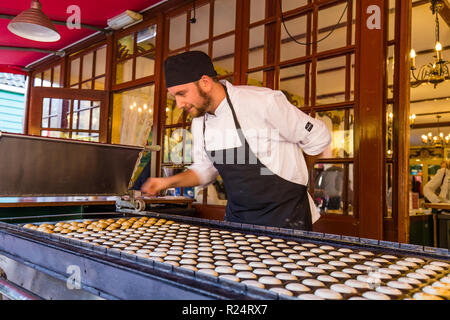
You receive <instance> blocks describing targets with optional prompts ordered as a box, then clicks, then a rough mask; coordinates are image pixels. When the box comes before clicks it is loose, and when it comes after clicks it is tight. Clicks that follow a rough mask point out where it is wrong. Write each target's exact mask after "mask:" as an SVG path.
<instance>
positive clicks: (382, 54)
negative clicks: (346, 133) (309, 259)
mask: <svg viewBox="0 0 450 320" xmlns="http://www.w3.org/2000/svg"><path fill="white" fill-rule="evenodd" d="M358 3H359V6H358V9H359V10H358V9H357V10H358V11H359V12H358V13H357V16H359V17H360V21H359V23H357V25H358V26H359V32H358V34H357V46H356V48H357V54H356V58H357V62H356V65H357V66H358V72H356V74H355V83H358V84H359V87H358V89H357V90H356V93H355V102H356V103H357V106H355V158H356V160H357V163H356V165H357V167H356V170H355V171H356V173H357V187H358V193H357V197H358V204H357V205H358V207H357V214H358V218H359V236H360V237H364V238H371V239H379V240H382V239H383V212H384V208H385V205H386V201H385V200H386V183H385V180H386V177H385V170H384V166H385V163H384V155H385V140H386V138H385V135H384V132H385V131H384V123H385V118H386V115H385V107H384V106H385V80H384V78H385V77H384V76H383V75H385V70H386V49H385V44H386V43H387V32H386V29H385V23H383V22H385V21H387V20H386V19H387V17H386V13H387V6H388V3H387V1H382V0H361V1H358ZM374 6H377V7H378V8H380V9H381V10H380V12H379V16H378V18H379V19H380V21H381V22H380V24H381V26H380V28H377V27H376V26H374V27H372V28H369V27H371V26H370V25H368V23H367V22H370V18H371V14H369V13H368V10H367V9H368V8H369V7H374ZM369 12H370V11H369ZM372 19H373V16H372ZM375 19H376V18H375ZM358 44H359V46H358ZM369 168H370V170H369Z"/></svg>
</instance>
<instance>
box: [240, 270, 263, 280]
mask: <svg viewBox="0 0 450 320" xmlns="http://www.w3.org/2000/svg"><path fill="white" fill-rule="evenodd" d="M236 277H238V278H239V279H245V280H254V279H257V278H258V277H257V275H256V274H254V273H253V272H248V271H241V272H238V273H236Z"/></svg>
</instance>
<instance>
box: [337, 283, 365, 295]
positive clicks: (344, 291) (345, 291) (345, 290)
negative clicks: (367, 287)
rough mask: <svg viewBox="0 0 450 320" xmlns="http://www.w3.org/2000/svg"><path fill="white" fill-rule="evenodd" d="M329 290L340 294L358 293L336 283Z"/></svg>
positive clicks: (353, 289)
mask: <svg viewBox="0 0 450 320" xmlns="http://www.w3.org/2000/svg"><path fill="white" fill-rule="evenodd" d="M330 289H331V290H333V291H336V292H339V293H341V294H356V293H358V291H357V290H356V289H355V288H352V287H350V286H347V285H345V284H341V283H336V284H332V285H331V286H330Z"/></svg>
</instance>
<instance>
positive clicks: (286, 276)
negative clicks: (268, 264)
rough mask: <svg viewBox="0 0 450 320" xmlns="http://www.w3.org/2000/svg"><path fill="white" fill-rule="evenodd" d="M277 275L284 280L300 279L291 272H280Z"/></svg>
mask: <svg viewBox="0 0 450 320" xmlns="http://www.w3.org/2000/svg"><path fill="white" fill-rule="evenodd" d="M275 277H276V278H278V279H280V280H282V281H297V280H298V278H297V277H296V276H294V275H293V274H291V273H278V274H277V275H276V276H275Z"/></svg>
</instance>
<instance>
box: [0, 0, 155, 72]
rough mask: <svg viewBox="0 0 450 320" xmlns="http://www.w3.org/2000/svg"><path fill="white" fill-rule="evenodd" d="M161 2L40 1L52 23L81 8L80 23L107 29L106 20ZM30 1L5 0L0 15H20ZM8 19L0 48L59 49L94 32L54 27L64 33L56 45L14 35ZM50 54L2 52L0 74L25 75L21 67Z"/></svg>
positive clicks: (1, 28)
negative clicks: (71, 8)
mask: <svg viewBox="0 0 450 320" xmlns="http://www.w3.org/2000/svg"><path fill="white" fill-rule="evenodd" d="M161 1H162V0H126V1H123V0H40V1H39V2H40V3H41V5H42V11H43V12H44V13H45V14H46V15H47V16H48V17H49V18H50V20H58V21H65V20H67V18H68V17H69V16H70V14H68V13H66V12H67V8H68V7H69V6H70V5H74V4H75V5H78V6H79V7H80V11H81V23H83V24H88V25H93V26H96V27H101V28H105V27H106V26H107V24H106V21H107V20H108V19H109V18H112V17H114V16H116V15H118V14H120V13H122V12H123V11H125V10H133V11H136V12H139V11H141V10H143V9H146V8H148V7H150V6H152V5H154V4H156V3H158V2H161ZM30 4H31V0H15V1H2V3H1V4H0V14H7V15H18V14H19V13H20V12H22V11H24V10H26V9H28V8H29V7H30ZM9 22H10V20H9V19H0V46H15V47H31V48H40V49H47V50H55V51H56V50H59V49H62V48H64V47H66V46H68V45H70V44H72V43H74V42H77V41H79V40H81V39H83V38H85V37H87V36H89V35H91V34H93V33H95V31H94V30H91V29H83V28H82V29H79V30H76V29H74V30H69V29H68V28H67V27H66V26H61V25H55V27H56V29H58V31H59V33H60V34H61V39H60V40H59V41H56V42H37V41H33V40H27V39H24V38H21V37H19V36H16V35H15V34H13V33H11V32H10V31H9V30H8V28H7V26H8V23H9ZM47 55H48V53H40V52H34V51H19V50H5V49H0V72H13V73H23V71H21V67H25V66H27V65H29V64H30V63H32V62H34V61H36V60H39V59H41V58H43V57H45V56H47Z"/></svg>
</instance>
